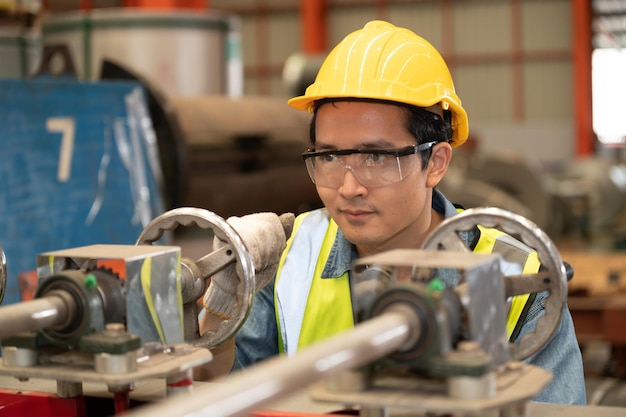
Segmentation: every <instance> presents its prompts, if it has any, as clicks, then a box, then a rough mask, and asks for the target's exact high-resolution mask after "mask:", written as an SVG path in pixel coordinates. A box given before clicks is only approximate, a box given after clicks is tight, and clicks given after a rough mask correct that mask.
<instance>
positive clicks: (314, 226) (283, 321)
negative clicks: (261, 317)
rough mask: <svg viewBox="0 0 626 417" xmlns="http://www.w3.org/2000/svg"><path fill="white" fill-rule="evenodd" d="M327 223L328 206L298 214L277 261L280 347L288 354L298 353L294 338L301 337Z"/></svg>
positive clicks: (276, 290)
mask: <svg viewBox="0 0 626 417" xmlns="http://www.w3.org/2000/svg"><path fill="white" fill-rule="evenodd" d="M328 224H329V216H328V214H327V212H326V210H316V211H312V212H308V213H304V214H301V215H299V216H298V217H297V218H296V221H295V222H294V228H293V232H292V234H291V237H290V238H289V241H288V242H287V247H286V249H285V251H284V252H283V256H282V258H281V261H280V263H279V265H278V271H277V273H276V285H275V299H276V303H275V305H276V317H277V323H278V329H279V334H280V338H281V339H280V340H279V348H280V349H281V350H282V351H283V352H287V353H288V354H293V353H295V352H296V350H297V347H298V346H297V342H295V343H294V341H297V340H299V339H300V330H301V327H302V322H303V320H304V309H305V307H306V302H305V300H307V299H308V294H309V290H310V288H311V282H312V281H313V278H314V276H315V274H316V273H317V272H318V268H316V266H317V264H318V263H319V262H318V259H319V258H320V256H319V254H320V251H321V249H322V245H323V243H324V238H325V236H326V234H327V233H326V232H327V229H328ZM324 261H325V260H324ZM322 268H323V265H322ZM320 271H321V270H320ZM320 273H321V272H320ZM281 277H285V278H283V279H281ZM281 345H282V346H281Z"/></svg>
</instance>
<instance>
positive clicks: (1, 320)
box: [0, 295, 70, 340]
mask: <svg viewBox="0 0 626 417" xmlns="http://www.w3.org/2000/svg"><path fill="white" fill-rule="evenodd" d="M69 310H70V307H69V306H68V305H67V302H66V300H64V299H63V298H62V297H61V296H58V295H49V296H46V297H42V298H37V299H35V300H32V301H25V302H22V303H16V304H10V305H7V306H4V307H0V340H4V339H6V338H8V337H11V336H15V335H17V334H19V333H23V332H28V331H35V330H40V329H46V328H48V327H52V326H54V325H57V324H61V323H63V322H64V321H65V320H66V318H67V316H68V314H69Z"/></svg>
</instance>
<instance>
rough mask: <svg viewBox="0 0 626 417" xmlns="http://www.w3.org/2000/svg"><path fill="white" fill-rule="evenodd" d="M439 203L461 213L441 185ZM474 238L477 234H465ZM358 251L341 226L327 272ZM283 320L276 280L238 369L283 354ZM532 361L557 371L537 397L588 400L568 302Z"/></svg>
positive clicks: (529, 326) (245, 330) (240, 339)
mask: <svg viewBox="0 0 626 417" xmlns="http://www.w3.org/2000/svg"><path fill="white" fill-rule="evenodd" d="M433 208H434V209H435V210H436V211H438V212H439V213H443V215H444V217H446V218H448V217H450V216H453V215H455V214H456V213H457V211H456V209H455V207H454V205H453V204H452V203H450V202H449V201H448V200H447V199H446V198H445V197H444V196H443V194H441V193H440V192H439V191H437V190H435V192H434V193H433ZM465 239H466V240H467V242H468V244H469V242H471V240H472V239H473V236H472V234H471V233H470V234H468V235H467V236H465ZM355 256H356V251H355V250H354V248H353V245H352V244H350V243H349V242H348V241H347V240H346V239H345V237H344V236H343V234H342V233H341V230H339V232H338V234H337V239H336V241H335V244H334V245H333V248H332V250H331V253H330V257H329V260H328V263H327V265H326V268H325V270H324V272H323V276H325V277H329V276H330V277H333V276H334V277H338V276H341V275H342V274H343V273H344V272H345V271H347V270H349V269H350V266H351V264H352V261H353V260H354V259H355ZM544 300H545V294H538V296H537V297H536V298H535V301H534V303H533V306H532V307H531V309H530V312H529V314H528V316H527V318H526V321H525V323H524V325H523V327H522V331H521V332H520V334H519V335H518V337H517V340H516V342H519V340H520V339H521V337H522V336H523V335H524V334H526V333H529V332H534V330H535V325H536V323H537V320H538V319H539V318H540V317H541V316H542V315H543V314H544V309H543V303H544ZM279 353H280V352H279V351H278V326H277V323H276V314H275V305H274V283H273V282H272V283H271V284H268V285H267V286H265V287H264V288H262V289H261V290H260V291H259V292H258V293H257V294H256V296H255V298H254V302H253V303H252V309H251V311H250V314H249V316H248V319H247V320H246V322H245V323H244V324H243V326H242V328H241V329H240V330H239V332H238V333H237V336H236V359H235V364H234V367H233V370H236V369H240V368H243V367H246V366H250V365H253V364H255V363H256V362H258V361H261V360H263V359H266V358H269V357H271V356H275V355H278V354H279ZM526 362H527V363H530V364H532V365H535V366H538V367H542V368H544V369H547V370H549V371H551V372H552V373H553V379H552V382H551V383H550V384H549V385H548V386H547V387H546V388H545V389H544V390H543V391H542V392H541V393H540V394H539V395H538V396H537V397H536V398H535V401H537V402H548V403H555V404H577V405H584V404H585V403H586V392H585V383H584V375H583V365H582V356H581V353H580V349H579V346H578V341H577V339H576V334H575V332H574V324H573V322H572V317H571V315H570V312H569V309H568V308H567V306H565V307H564V309H563V316H562V318H561V323H560V325H559V327H558V329H557V331H556V332H555V334H554V335H553V336H552V338H551V340H550V341H549V342H548V343H547V344H546V345H545V346H544V347H543V348H542V350H540V351H539V352H537V353H536V354H535V355H533V356H532V357H530V358H528V359H526Z"/></svg>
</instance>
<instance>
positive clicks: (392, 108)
mask: <svg viewBox="0 0 626 417" xmlns="http://www.w3.org/2000/svg"><path fill="white" fill-rule="evenodd" d="M289 105H291V106H292V107H294V108H296V109H300V110H308V111H310V112H312V113H313V118H312V121H311V127H310V136H311V144H312V149H311V150H310V151H307V152H305V153H304V154H303V158H304V160H305V164H306V167H307V169H308V172H309V174H310V176H311V179H312V180H313V182H314V183H315V185H316V187H317V191H318V193H319V195H320V197H321V200H322V201H323V203H324V209H320V210H315V211H312V212H309V213H305V214H303V215H300V216H298V218H297V219H296V221H295V223H294V225H293V233H292V234H291V238H290V239H289V241H288V242H287V246H286V248H285V250H284V251H283V252H282V257H281V259H280V263H279V264H278V265H277V268H276V262H271V261H266V262H265V264H264V265H263V267H265V266H267V265H269V264H272V265H273V267H272V268H269V270H270V271H271V274H272V275H273V274H274V271H276V277H275V279H274V280H271V281H272V282H270V283H269V284H268V285H266V286H265V287H263V288H262V289H261V290H260V291H259V292H258V293H257V295H256V297H255V300H254V302H253V306H252V311H251V312H250V315H249V317H248V319H247V321H246V322H245V324H244V326H243V327H242V329H241V331H240V332H239V333H238V334H237V337H236V354H235V355H234V356H233V350H232V345H228V344H225V346H223V347H220V348H218V349H217V350H216V360H217V361H220V360H221V361H223V363H224V364H226V365H227V366H228V367H230V364H232V363H234V369H237V368H241V367H245V366H249V365H252V364H254V363H256V362H258V361H261V360H263V359H266V358H268V357H271V356H274V355H277V354H279V353H283V352H286V353H288V354H293V353H295V352H296V351H297V350H298V349H299V348H302V347H304V346H307V345H310V344H312V343H315V342H317V341H319V340H322V339H324V338H327V337H329V336H331V335H333V334H336V333H338V332H341V331H344V330H346V329H349V328H350V327H352V326H353V313H352V306H351V300H350V292H349V280H350V267H351V264H352V262H353V261H354V260H355V259H356V258H358V257H363V256H367V255H372V254H375V253H379V252H382V251H386V250H391V249H398V248H413V249H418V248H420V247H421V246H422V243H423V242H424V240H425V239H426V237H427V236H428V235H429V233H430V232H431V231H432V230H433V229H435V228H436V227H437V226H438V225H439V224H440V223H441V222H442V221H443V220H444V219H445V218H447V217H450V216H453V215H455V214H456V213H457V209H456V207H455V206H454V205H453V204H452V203H450V202H449V201H448V200H447V199H446V198H445V197H444V196H443V195H442V194H441V193H440V192H439V191H437V190H436V188H435V187H436V186H437V184H439V182H440V181H441V179H442V178H443V176H444V175H445V173H446V170H447V168H448V165H449V163H450V159H451V155H452V148H453V147H456V146H459V145H461V144H462V143H463V142H464V141H465V140H466V139H467V136H468V121H467V115H466V112H465V110H464V109H463V107H462V106H461V101H460V99H459V97H458V96H457V95H456V93H455V89H454V85H453V83H452V78H451V76H450V72H449V70H448V68H447V66H446V64H445V62H444V61H443V59H442V57H441V56H440V54H439V53H438V52H437V51H436V50H435V48H434V47H433V46H432V45H430V44H429V43H428V42H426V41H425V40H424V39H422V38H420V37H419V36H417V35H415V34H414V33H413V32H411V31H409V30H407V29H403V28H398V27H395V26H393V25H391V24H389V23H386V22H382V21H373V22H369V23H368V24H366V25H365V27H364V28H363V29H361V30H358V31H356V32H353V33H351V34H349V35H348V36H347V37H346V38H345V39H344V40H343V41H342V42H341V43H340V44H339V45H337V47H335V49H334V50H333V51H332V52H331V53H330V54H329V56H328V57H327V58H326V60H325V61H324V63H323V64H322V67H321V68H320V70H319V73H318V75H317V78H316V80H315V82H314V83H313V84H312V85H311V86H310V87H309V88H308V89H307V90H306V92H305V94H304V95H303V96H300V97H295V98H293V99H291V100H290V101H289ZM251 216H252V217H251V219H252V218H253V217H254V216H255V215H251ZM236 221H239V222H241V219H238V220H236ZM244 223H245V222H244ZM236 229H237V230H242V229H245V227H242V226H240V227H239V228H237V227H236ZM486 239H489V236H488V233H486V234H485V236H482V235H480V236H479V235H478V233H473V232H472V233H470V236H467V242H468V245H470V247H472V248H473V249H474V250H475V251H483V252H484V251H487V250H481V249H480V248H484V247H485V243H484V241H485V240H486ZM496 239H497V238H496ZM246 240H247V239H246V238H245V237H244V241H246ZM494 240H495V239H494ZM508 240H509V241H510V240H512V239H510V238H509V239H508ZM472 242H473V245H472ZM492 243H493V242H492ZM253 246H254V245H253ZM487 246H489V245H487ZM493 247H494V245H493V244H492V245H490V246H489V250H488V251H491V250H492V248H493ZM280 249H281V251H282V247H281V248H280ZM507 250H511V251H516V252H521V255H523V257H522V258H521V259H525V261H523V263H524V264H523V265H519V268H518V269H519V272H521V271H522V269H523V270H524V271H533V272H536V270H537V268H538V266H539V265H538V261H537V258H536V253H534V252H532V251H531V250H530V249H529V248H525V247H524V245H521V244H520V245H512V246H510V247H509V248H508V249H507ZM253 252H254V250H253ZM519 255H520V254H519V253H516V258H517V259H520V256H519ZM276 260H277V257H276ZM255 265H256V264H255ZM257 269H258V270H259V269H264V273H267V271H268V268H257ZM448 284H450V285H454V284H455V283H454V282H449V283H448ZM216 288H217V287H216ZM216 298H217V297H215V294H211V287H209V290H208V292H207V295H206V297H205V305H206V306H207V307H208V314H206V315H205V316H206V317H209V318H210V317H211V316H213V315H218V316H220V315H221V314H220V312H216V311H214V310H213V309H212V308H211V306H212V305H214V302H213V301H212V300H213V299H216ZM544 299H545V294H539V295H537V296H532V297H528V296H525V297H522V299H521V301H520V300H519V299H518V302H521V303H522V305H521V307H520V306H517V307H518V308H514V309H513V310H515V314H510V317H509V324H510V325H509V328H508V330H509V336H510V337H511V340H512V341H515V340H519V338H520V337H521V336H522V335H523V334H525V333H528V332H532V331H534V328H535V323H536V321H537V319H538V318H539V317H540V316H541V315H542V314H543V313H544V310H543V307H542V301H543V300H544ZM526 304H528V306H527V308H524V307H525V305H526ZM520 312H523V314H522V313H520ZM221 316H222V317H223V315H221ZM205 322H206V320H205ZM207 326H208V325H207V324H205V328H208V327H207ZM223 352H228V353H227V354H226V355H224V353H223ZM529 360H530V362H532V363H533V364H535V365H537V366H541V367H544V368H546V369H548V370H550V371H552V372H553V373H554V380H553V382H552V383H551V385H550V386H549V387H548V388H547V389H546V390H545V391H544V392H542V393H541V394H540V396H539V397H538V398H537V400H538V401H546V402H554V403H570V404H584V403H585V389H584V380H583V373H582V360H581V355H580V350H579V348H578V344H577V341H576V337H575V333H574V328H573V324H572V320H571V316H570V314H569V311H568V310H567V308H565V310H564V314H563V318H562V321H561V324H560V326H559V328H558V330H557V332H556V334H555V335H554V336H553V338H552V339H551V341H550V342H549V343H548V344H547V345H546V346H545V347H544V349H543V350H541V351H540V352H538V353H537V354H535V355H534V356H533V357H532V358H530V359H529Z"/></svg>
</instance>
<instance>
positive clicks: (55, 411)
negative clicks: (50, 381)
mask: <svg viewBox="0 0 626 417" xmlns="http://www.w3.org/2000/svg"><path fill="white" fill-rule="evenodd" d="M0 409H2V416H3V417H14V416H15V417H19V416H26V415H30V416H38V417H86V416H87V414H86V412H85V400H84V397H82V396H81V397H77V398H59V397H57V396H56V394H51V393H45V392H39V391H21V390H14V389H5V388H0Z"/></svg>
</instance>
